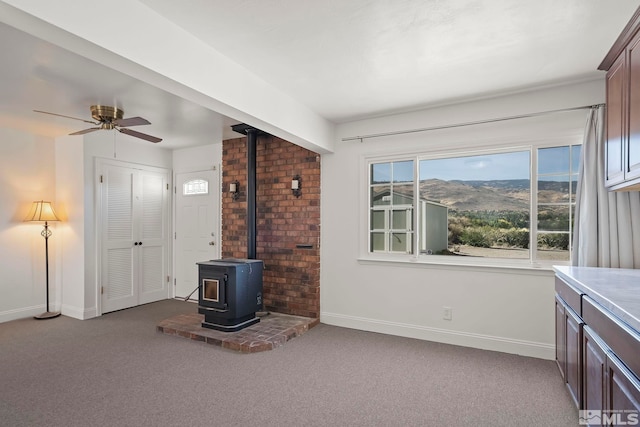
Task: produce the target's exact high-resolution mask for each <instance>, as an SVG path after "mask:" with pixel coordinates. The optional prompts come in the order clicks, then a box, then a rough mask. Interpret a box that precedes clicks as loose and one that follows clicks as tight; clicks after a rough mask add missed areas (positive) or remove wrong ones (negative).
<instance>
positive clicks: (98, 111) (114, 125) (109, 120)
mask: <svg viewBox="0 0 640 427" xmlns="http://www.w3.org/2000/svg"><path fill="white" fill-rule="evenodd" d="M90 109H91V117H93V119H94V120H96V121H95V122H92V121H91V120H84V119H78V118H76V117H71V116H65V115H63V114H56V113H50V112H48V111H40V110H33V111H34V112H36V113H43V114H50V115H52V116H59V117H66V118H67V119H73V120H80V121H83V122H85V123H91V124H92V125H99V126H98V127H92V128H88V129H84V130H80V131H78V132H73V133H70V134H69V135H84V134H85V133H89V132H95V131H97V130H101V129H106V130H111V129H115V130H117V131H118V132H120V133H124V134H126V135H131V136H135V137H136V138H141V139H144V140H146V141H150V142H154V143H155V142H160V141H162V138H157V137H155V136H151V135H147V134H146V133H142V132H138V131H135V130H131V129H129V126H140V125H150V124H151V122H149V121H148V120H147V119H143V118H142V117H129V118H128V119H123V118H122V117H123V116H124V110H121V109H119V108H116V107H108V106H105V105H92V106H91V108H90Z"/></svg>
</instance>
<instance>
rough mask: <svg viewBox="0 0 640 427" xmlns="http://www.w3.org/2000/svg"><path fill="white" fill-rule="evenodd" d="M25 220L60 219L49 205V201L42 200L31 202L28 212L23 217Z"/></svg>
mask: <svg viewBox="0 0 640 427" xmlns="http://www.w3.org/2000/svg"><path fill="white" fill-rule="evenodd" d="M24 220H25V221H60V220H59V219H58V217H57V216H56V212H55V211H54V210H53V206H51V202H45V201H44V200H40V201H36V202H33V204H32V205H31V210H29V214H28V215H27V217H26V218H25V219H24Z"/></svg>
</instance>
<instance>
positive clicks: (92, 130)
mask: <svg viewBox="0 0 640 427" xmlns="http://www.w3.org/2000/svg"><path fill="white" fill-rule="evenodd" d="M97 130H100V128H89V129H85V130H79V131H78V132H74V133H70V134H69V135H84V134H85V133H89V132H95V131H97Z"/></svg>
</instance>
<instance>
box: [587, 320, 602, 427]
mask: <svg viewBox="0 0 640 427" xmlns="http://www.w3.org/2000/svg"><path fill="white" fill-rule="evenodd" d="M582 334H583V335H582V337H583V338H582V344H583V345H582V365H583V367H584V370H583V377H582V391H583V392H582V406H583V409H586V410H599V411H602V410H604V409H605V407H606V406H605V403H606V402H605V398H606V392H605V390H606V372H607V371H606V362H607V354H606V346H605V344H604V343H603V342H602V341H601V340H600V339H599V338H598V337H597V335H596V334H595V332H593V331H592V330H591V328H589V326H588V325H587V326H585V327H584V328H583V330H582ZM598 425H600V424H598Z"/></svg>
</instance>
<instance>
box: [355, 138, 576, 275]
mask: <svg viewBox="0 0 640 427" xmlns="http://www.w3.org/2000/svg"><path fill="white" fill-rule="evenodd" d="M577 137H578V135H577V134H575V135H566V134H565V135H561V136H552V137H546V138H545V139H544V140H542V139H540V138H528V139H515V140H512V143H513V145H510V144H509V143H508V142H502V143H495V144H486V145H478V146H469V145H460V146H457V147H455V148H451V149H446V148H445V147H442V146H440V147H437V148H436V149H434V150H432V151H421V150H418V149H414V150H407V151H405V152H402V153H392V154H387V155H384V154H373V155H366V154H363V155H361V156H360V179H361V180H363V181H362V182H361V185H360V188H361V191H360V206H361V209H360V218H362V215H365V216H364V218H367V220H366V221H362V222H361V223H363V224H362V226H361V227H360V239H359V248H360V250H359V252H360V255H359V257H358V260H359V261H361V262H393V263H405V262H406V263H413V264H429V265H442V266H465V267H476V266H477V267H490V268H515V269H535V270H540V269H543V270H552V266H553V265H570V264H571V260H568V261H560V260H554V261H551V260H549V261H547V260H539V259H538V257H537V252H538V251H537V236H538V224H537V214H538V209H537V205H538V179H537V178H538V175H537V170H538V149H541V148H553V147H560V146H575V145H582V141H581V140H579V139H577ZM485 142H486V141H485ZM524 150H526V151H529V153H530V155H529V162H530V164H529V182H530V200H529V206H530V208H534V207H535V217H534V215H533V213H532V210H531V209H530V212H529V218H530V225H529V258H527V259H509V258H473V259H471V258H465V259H464V260H462V259H460V258H458V257H446V256H442V255H428V254H421V253H420V252H419V247H420V246H419V245H420V241H419V240H420V239H419V236H420V234H421V230H420V227H421V225H420V224H419V222H420V221H419V220H416V221H414V229H413V233H414V239H413V240H414V241H413V253H412V254H406V253H382V252H371V251H370V250H369V248H370V247H371V246H370V240H369V239H370V221H371V218H370V205H369V203H370V184H371V183H370V175H369V171H370V167H371V164H373V163H383V162H399V161H409V160H413V161H414V180H413V185H414V194H418V193H417V191H418V186H419V180H418V169H419V162H420V161H421V160H429V159H442V158H452V157H465V156H474V155H485V154H499V153H509V152H516V151H524ZM534 172H535V173H534ZM534 176H535V179H534ZM417 209H418V206H417V202H416V201H414V207H413V211H414V212H417ZM534 236H535V239H534ZM571 249H572V247H571V245H570V246H569V251H570V252H569V253H570V254H571Z"/></svg>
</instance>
